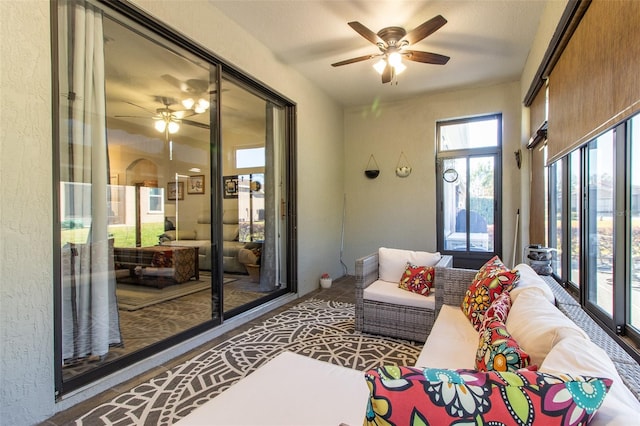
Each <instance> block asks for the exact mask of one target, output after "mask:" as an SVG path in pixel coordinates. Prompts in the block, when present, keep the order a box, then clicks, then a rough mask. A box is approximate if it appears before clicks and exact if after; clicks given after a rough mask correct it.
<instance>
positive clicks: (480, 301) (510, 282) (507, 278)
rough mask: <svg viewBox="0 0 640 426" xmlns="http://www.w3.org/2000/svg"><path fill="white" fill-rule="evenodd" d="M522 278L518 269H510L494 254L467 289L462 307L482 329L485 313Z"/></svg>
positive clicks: (472, 321)
mask: <svg viewBox="0 0 640 426" xmlns="http://www.w3.org/2000/svg"><path fill="white" fill-rule="evenodd" d="M519 279H520V272H518V270H515V269H514V270H512V271H509V270H508V269H507V267H506V266H504V264H503V263H502V261H501V260H500V258H499V257H498V256H494V257H493V258H492V259H491V260H489V261H488V262H487V263H485V264H484V265H483V266H482V268H480V270H479V271H478V272H477V273H476V276H475V278H474V280H473V282H472V283H471V285H470V286H469V288H468V289H467V291H466V293H465V296H464V298H463V300H462V304H461V305H460V308H461V309H462V312H463V313H464V314H465V316H466V317H467V318H469V321H471V325H473V327H474V328H475V329H476V330H478V331H480V326H481V325H482V320H483V319H484V313H485V312H486V311H487V309H489V306H490V305H491V303H492V302H493V301H494V300H495V299H496V298H497V297H498V296H499V295H500V294H501V293H502V292H503V291H510V290H511V289H512V288H514V287H515V286H516V285H517V283H518V280H519Z"/></svg>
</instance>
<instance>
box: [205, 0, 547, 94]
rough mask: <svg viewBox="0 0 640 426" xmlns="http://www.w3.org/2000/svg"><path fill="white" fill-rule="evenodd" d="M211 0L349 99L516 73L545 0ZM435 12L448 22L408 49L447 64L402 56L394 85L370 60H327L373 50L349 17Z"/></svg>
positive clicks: (372, 19)
mask: <svg viewBox="0 0 640 426" xmlns="http://www.w3.org/2000/svg"><path fill="white" fill-rule="evenodd" d="M209 1H210V2H211V3H212V4H213V5H214V6H215V7H217V8H218V9H220V10H221V11H222V12H223V13H224V14H225V15H227V16H228V17H229V18H231V19H232V20H233V21H235V22H236V23H237V24H238V25H240V26H241V27H243V28H244V29H245V30H246V31H247V32H248V33H250V34H252V35H253V36H254V37H255V38H256V39H258V40H260V41H261V42H262V43H263V44H264V45H265V46H267V47H268V48H269V49H270V50H271V51H272V52H273V53H274V55H275V56H276V57H277V58H278V59H279V60H280V61H282V62H283V63H285V64H287V65H289V66H291V67H293V68H295V69H297V70H298V71H299V72H300V73H301V74H303V75H304V76H306V77H307V78H308V79H309V80H311V81H312V82H314V83H315V84H316V85H318V86H319V87H320V88H322V89H323V90H324V91H325V92H327V93H328V94H329V95H330V96H331V97H333V98H334V99H336V100H337V101H339V102H340V103H342V104H343V105H347V106H349V105H365V104H368V103H371V102H374V101H375V100H394V99H400V98H403V97H407V96H414V95H416V94H419V93H427V92H433V91H441V90H452V89H456V88H464V87H476V86H483V85H488V84H495V83H500V82H507V81H515V80H518V79H519V78H520V75H521V73H522V70H523V67H524V64H525V61H526V59H527V55H528V54H529V49H530V47H531V44H532V41H533V38H534V36H535V34H536V31H537V29H538V23H539V19H540V16H541V15H542V11H543V9H544V6H545V1H543V0H429V1H410V0H375V1H372V0H330V1H319V0H275V1H274V0H242V1H239V0H209ZM436 15H442V16H443V17H444V18H445V19H446V20H447V21H448V22H447V24H445V25H444V26H443V27H442V28H440V29H439V30H438V31H436V32H435V33H433V34H432V35H430V36H428V37H427V38H425V39H424V40H422V41H420V42H418V43H416V44H415V45H412V47H410V48H411V49H413V50H422V51H428V52H433V53H438V54H442V55H446V56H450V57H451V59H450V60H449V62H448V63H447V64H446V65H431V64H422V63H418V62H409V61H406V65H407V70H406V71H405V72H404V73H402V74H401V75H400V76H399V77H398V84H397V85H393V86H392V85H390V84H384V85H383V84H382V82H381V78H380V76H379V75H378V74H377V73H376V72H375V70H374V69H373V67H372V65H373V63H374V60H373V59H372V60H368V61H364V62H359V63H354V64H350V65H345V66H341V67H332V66H331V64H332V63H334V62H338V61H341V60H344V59H350V58H353V57H357V56H362V55H367V54H373V53H378V52H379V51H378V48H377V47H376V46H374V45H373V44H371V43H370V42H369V41H367V40H366V39H364V38H363V37H362V36H360V35H359V34H358V33H356V32H355V31H354V30H353V29H351V27H349V26H348V25H347V22H349V21H358V22H360V23H361V24H363V25H365V26H366V27H367V28H369V29H371V30H372V31H373V32H378V31H379V30H380V29H382V28H384V27H388V26H399V27H403V28H405V29H406V30H407V31H410V30H412V29H413V28H415V27H417V26H418V25H420V24H421V23H423V22H425V21H427V20H429V19H431V18H432V17H434V16H436Z"/></svg>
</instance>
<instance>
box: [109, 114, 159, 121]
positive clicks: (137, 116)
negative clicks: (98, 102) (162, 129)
mask: <svg viewBox="0 0 640 426" xmlns="http://www.w3.org/2000/svg"><path fill="white" fill-rule="evenodd" d="M113 118H142V119H144V120H151V119H152V118H153V117H141V116H139V115H114V116H113Z"/></svg>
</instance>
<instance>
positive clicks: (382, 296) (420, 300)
mask: <svg viewBox="0 0 640 426" xmlns="http://www.w3.org/2000/svg"><path fill="white" fill-rule="evenodd" d="M434 294H435V293H434V292H433V291H432V292H431V293H430V294H429V295H428V296H423V295H421V294H417V293H413V292H410V291H407V290H403V289H401V288H399V287H398V283H391V282H388V281H382V280H377V281H374V282H373V283H371V285H369V286H368V287H367V288H365V289H364V292H363V295H362V298H363V299H365V300H372V301H374V302H384V303H393V304H395V305H402V306H413V307H414V308H425V309H431V310H435V308H436V298H435V296H434Z"/></svg>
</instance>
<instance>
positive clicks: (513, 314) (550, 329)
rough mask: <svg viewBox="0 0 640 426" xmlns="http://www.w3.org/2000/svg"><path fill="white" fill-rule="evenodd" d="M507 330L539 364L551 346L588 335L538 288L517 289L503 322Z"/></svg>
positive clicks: (586, 337)
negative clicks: (518, 290) (516, 294)
mask: <svg viewBox="0 0 640 426" xmlns="http://www.w3.org/2000/svg"><path fill="white" fill-rule="evenodd" d="M505 324H506V326H507V330H509V333H511V335H512V336H513V338H514V339H516V341H517V342H518V344H519V345H520V347H522V349H524V351H525V352H527V353H528V354H529V356H530V357H531V363H532V364H535V365H538V366H540V364H541V363H542V361H543V360H544V358H545V357H546V356H547V354H548V353H549V351H550V350H551V348H552V347H553V346H554V345H555V344H556V343H558V342H559V341H560V340H562V339H564V338H565V337H568V336H576V337H579V338H582V339H585V340H589V336H587V334H586V333H585V332H584V330H582V329H581V328H580V327H578V326H577V325H576V324H575V323H574V322H573V321H571V320H570V319H569V318H568V317H567V316H566V315H564V314H563V313H562V312H560V310H558V308H556V307H555V305H553V304H551V303H549V301H548V300H547V299H546V298H545V297H544V296H543V294H542V293H541V292H540V290H539V289H537V288H529V289H527V290H525V291H522V292H520V294H519V295H518V298H517V299H516V300H515V301H514V302H513V304H512V306H511V310H510V311H509V315H508V316H507V321H506V323H505Z"/></svg>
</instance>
